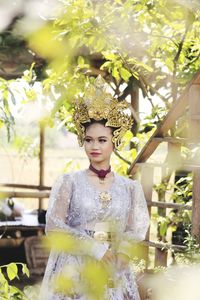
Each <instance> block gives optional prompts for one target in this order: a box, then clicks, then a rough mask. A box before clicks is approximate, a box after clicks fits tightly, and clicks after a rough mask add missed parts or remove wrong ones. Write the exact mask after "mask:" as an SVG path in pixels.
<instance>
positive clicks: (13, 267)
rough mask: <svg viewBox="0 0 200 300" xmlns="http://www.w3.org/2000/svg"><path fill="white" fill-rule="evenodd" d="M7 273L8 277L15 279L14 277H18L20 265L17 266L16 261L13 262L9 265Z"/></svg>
mask: <svg viewBox="0 0 200 300" xmlns="http://www.w3.org/2000/svg"><path fill="white" fill-rule="evenodd" d="M6 271H7V275H8V278H9V279H10V280H13V279H14V278H16V277H17V278H18V275H17V274H18V267H17V264H15V263H11V264H9V265H8V266H7V270H6Z"/></svg>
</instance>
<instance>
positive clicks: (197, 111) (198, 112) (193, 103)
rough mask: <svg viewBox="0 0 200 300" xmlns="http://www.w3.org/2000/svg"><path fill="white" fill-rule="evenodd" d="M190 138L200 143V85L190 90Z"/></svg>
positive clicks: (193, 86) (195, 85) (194, 85)
mask: <svg viewBox="0 0 200 300" xmlns="http://www.w3.org/2000/svg"><path fill="white" fill-rule="evenodd" d="M189 125H190V129H189V137H190V139H191V140H198V141H200V84H193V85H192V86H191V87H190V90H189Z"/></svg>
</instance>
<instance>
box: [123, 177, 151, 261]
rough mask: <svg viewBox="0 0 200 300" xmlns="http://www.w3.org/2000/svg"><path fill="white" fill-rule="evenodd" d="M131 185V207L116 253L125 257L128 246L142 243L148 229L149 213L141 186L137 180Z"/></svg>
mask: <svg viewBox="0 0 200 300" xmlns="http://www.w3.org/2000/svg"><path fill="white" fill-rule="evenodd" d="M131 184H132V185H131V187H130V196H131V207H130V209H129V213H128V220H127V226H126V230H125V232H124V234H123V241H122V242H121V243H120V245H119V248H118V252H120V253H124V254H127V255H128V251H129V250H128V249H130V244H131V243H132V242H140V241H143V240H144V239H145V236H146V233H147V230H148V228H149V213H148V209H147V203H146V199H145V197H144V192H143V189H142V186H141V184H140V183H139V181H137V180H134V181H133V183H131Z"/></svg>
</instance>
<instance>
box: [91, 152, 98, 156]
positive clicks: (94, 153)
mask: <svg viewBox="0 0 200 300" xmlns="http://www.w3.org/2000/svg"><path fill="white" fill-rule="evenodd" d="M90 155H92V156H99V155H100V153H97V152H91V153H90Z"/></svg>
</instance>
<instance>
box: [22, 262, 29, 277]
mask: <svg viewBox="0 0 200 300" xmlns="http://www.w3.org/2000/svg"><path fill="white" fill-rule="evenodd" d="M22 273H23V274H25V275H26V276H27V277H29V276H30V272H29V269H28V268H27V265H26V264H22Z"/></svg>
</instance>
